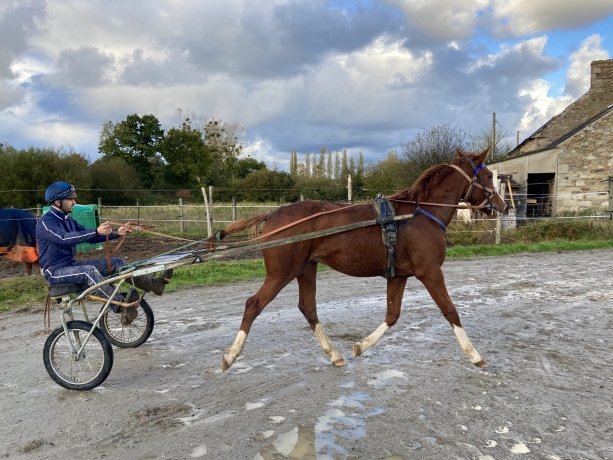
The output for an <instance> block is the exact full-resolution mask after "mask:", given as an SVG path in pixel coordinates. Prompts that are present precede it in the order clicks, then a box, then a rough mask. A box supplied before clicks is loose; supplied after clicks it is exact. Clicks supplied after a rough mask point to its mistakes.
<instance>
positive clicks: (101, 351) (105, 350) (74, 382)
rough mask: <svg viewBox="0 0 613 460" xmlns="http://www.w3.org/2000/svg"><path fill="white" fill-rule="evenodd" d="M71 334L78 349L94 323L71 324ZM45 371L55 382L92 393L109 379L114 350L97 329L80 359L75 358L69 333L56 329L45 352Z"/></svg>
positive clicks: (69, 324) (48, 341)
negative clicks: (91, 391)
mask: <svg viewBox="0 0 613 460" xmlns="http://www.w3.org/2000/svg"><path fill="white" fill-rule="evenodd" d="M67 327H68V332H69V334H71V339H72V342H73V344H74V345H75V347H76V348H77V349H79V348H80V347H81V346H82V344H83V342H84V341H85V337H86V336H87V334H88V333H89V331H90V330H91V328H92V324H91V323H88V322H85V321H69V322H68V323H67ZM43 361H44V362H45V368H46V369H47V372H48V373H49V375H50V376H51V378H52V379H53V380H55V382H56V383H57V384H58V385H60V386H62V387H64V388H68V389H69V390H79V391H83V390H91V389H92V388H96V387H97V386H98V385H100V384H101V383H102V382H104V381H105V380H106V378H107V377H108V376H109V373H110V372H111V368H112V367H113V347H111V344H110V343H109V341H108V340H107V339H106V337H105V336H104V334H103V333H102V331H101V330H100V329H98V328H96V329H94V332H93V334H92V335H91V337H90V338H89V340H88V341H87V344H86V345H85V348H84V349H83V352H82V353H81V356H80V357H79V359H76V358H75V357H73V355H72V351H71V350H70V344H69V342H68V337H66V332H65V331H64V328H63V327H62V326H60V327H58V328H57V329H55V330H54V331H53V332H52V333H51V335H49V337H47V340H46V342H45V347H44V349H43Z"/></svg>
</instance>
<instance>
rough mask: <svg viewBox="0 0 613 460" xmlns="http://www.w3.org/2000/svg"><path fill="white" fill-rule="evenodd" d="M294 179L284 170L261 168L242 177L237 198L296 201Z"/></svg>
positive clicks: (296, 194) (296, 193)
mask: <svg viewBox="0 0 613 460" xmlns="http://www.w3.org/2000/svg"><path fill="white" fill-rule="evenodd" d="M294 185H295V183H294V179H293V178H292V176H290V175H289V174H288V173H286V172H282V171H275V170H273V171H269V170H268V169H261V170H259V171H255V172H252V173H251V174H249V175H248V176H247V177H245V178H244V179H242V180H241V181H240V182H239V183H238V186H237V188H238V189H239V192H238V193H237V198H238V199H240V200H246V201H276V202H284V201H296V200H297V199H298V192H297V191H296V190H295V189H294Z"/></svg>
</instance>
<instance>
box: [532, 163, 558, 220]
mask: <svg viewBox="0 0 613 460" xmlns="http://www.w3.org/2000/svg"><path fill="white" fill-rule="evenodd" d="M555 180H556V174H555V173H537V174H528V191H527V192H528V193H527V197H526V198H527V199H526V217H528V218H538V217H551V215H552V214H553V196H554V191H555Z"/></svg>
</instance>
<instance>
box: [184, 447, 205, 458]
mask: <svg viewBox="0 0 613 460" xmlns="http://www.w3.org/2000/svg"><path fill="white" fill-rule="evenodd" d="M207 451H208V449H207V447H206V444H202V445H200V446H196V447H195V448H194V451H193V452H192V453H191V454H189V456H190V457H192V458H198V457H204V456H205V455H206V453H207Z"/></svg>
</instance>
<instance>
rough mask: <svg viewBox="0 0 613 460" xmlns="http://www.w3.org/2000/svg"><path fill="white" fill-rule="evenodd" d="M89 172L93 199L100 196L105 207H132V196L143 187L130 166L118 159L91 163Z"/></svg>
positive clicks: (103, 159) (104, 158)
mask: <svg viewBox="0 0 613 460" xmlns="http://www.w3.org/2000/svg"><path fill="white" fill-rule="evenodd" d="M89 170H90V173H91V178H92V198H93V199H95V198H96V197H98V196H100V197H102V200H103V202H104V204H107V205H115V206H122V205H124V206H125V205H134V199H135V197H134V194H135V192H136V191H137V190H140V189H142V187H143V186H142V184H141V182H140V177H139V176H138V173H137V172H136V171H135V170H134V168H133V167H132V166H130V165H129V164H127V163H126V162H125V161H123V160H122V159H120V158H113V157H106V156H105V157H102V158H100V159H98V160H96V161H95V162H94V163H92V165H91V166H90V167H89ZM109 188H111V190H109Z"/></svg>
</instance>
